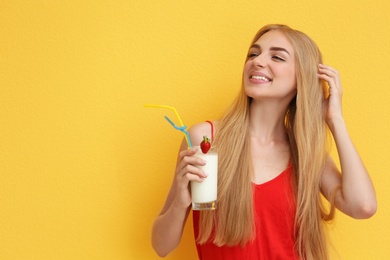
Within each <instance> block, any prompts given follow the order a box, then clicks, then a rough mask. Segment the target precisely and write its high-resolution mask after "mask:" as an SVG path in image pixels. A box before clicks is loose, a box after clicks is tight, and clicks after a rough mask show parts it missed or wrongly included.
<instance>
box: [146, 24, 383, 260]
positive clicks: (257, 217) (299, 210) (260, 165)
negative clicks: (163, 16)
mask: <svg viewBox="0 0 390 260" xmlns="http://www.w3.org/2000/svg"><path fill="white" fill-rule="evenodd" d="M242 85H243V86H242V90H241V92H240V94H239V95H238V97H237V99H236V100H235V102H234V103H233V104H232V106H231V108H230V109H229V110H228V111H227V112H226V113H225V114H224V116H223V117H222V118H221V119H220V120H219V121H218V122H214V125H215V126H216V139H215V141H214V145H217V147H218V155H219V170H218V174H219V176H218V201H217V210H215V211H201V212H199V211H193V218H194V233H195V237H196V247H197V250H198V255H199V258H200V259H203V260H207V259H213V260H216V259H224V260H227V259H240V260H241V259H251V260H252V259H315V260H321V259H328V258H329V255H328V249H327V241H326V238H325V231H324V228H323V225H324V222H325V221H328V220H330V219H332V218H333V214H334V208H337V209H339V210H340V211H342V212H343V213H345V214H347V215H349V216H351V217H353V218H360V219H362V218H369V217H371V216H372V215H373V214H374V213H375V212H376V207H377V205H376V197H375V191H374V188H373V185H372V182H371V180H370V177H369V175H368V173H367V171H366V169H365V167H364V165H363V162H362V160H361V158H360V156H359V154H358V152H357V151H356V149H355V147H354V145H353V143H352V141H351V139H350V136H349V134H348V132H347V128H346V125H345V122H344V120H343V115H342V108H341V95H342V88H341V84H340V78H339V73H338V72H337V71H336V70H334V69H333V68H331V67H329V66H326V65H323V64H322V58H321V54H320V51H319V49H318V48H317V46H316V44H315V43H314V42H313V41H312V40H311V39H310V38H309V37H308V36H306V35H305V34H304V33H302V32H300V31H297V30H294V29H291V28H289V27H287V26H285V25H267V26H264V27H263V28H261V29H260V30H259V32H258V33H257V34H256V36H255V37H254V39H253V41H252V43H251V46H250V48H249V51H248V55H247V58H246V62H245V66H244V71H243V79H242ZM329 130H330V132H331V134H332V136H333V138H334V140H335V143H336V148H337V151H338V155H339V159H340V166H341V167H340V168H341V171H340V170H338V168H337V167H336V165H335V163H334V161H333V160H332V158H331V157H330V156H329V154H328V151H327V149H326V145H327V132H329ZM204 135H208V136H211V129H210V125H209V124H208V123H200V124H197V125H195V126H193V127H192V128H191V129H190V136H191V140H192V143H194V144H196V143H200V142H201V141H202V137H203V136H204ZM195 152H196V150H195V149H187V144H186V142H185V140H184V141H183V143H182V145H181V148H180V153H179V156H178V162H177V167H176V171H175V176H174V178H173V183H172V186H171V189H170V191H169V194H168V197H167V199H166V202H165V205H164V207H163V209H162V211H161V213H160V215H159V216H158V218H157V219H156V220H155V222H154V225H153V232H152V245H153V247H154V249H155V251H156V252H157V254H158V255H159V256H161V257H163V256H166V255H167V254H168V253H169V252H171V251H172V250H173V249H174V248H176V247H177V246H178V244H179V242H180V239H181V236H182V232H183V227H184V225H185V222H186V220H187V217H188V214H189V212H190V205H191V193H190V190H189V182H190V181H198V182H202V180H203V179H204V178H207V173H205V172H202V171H201V170H199V169H198V168H197V167H196V166H198V165H203V164H204V163H205V162H204V161H202V160H201V159H200V158H197V157H194V156H193V155H194V154H195ZM321 193H322V195H323V196H324V197H325V198H326V199H327V200H328V201H329V204H330V206H329V210H326V209H325V208H324V207H323V204H322V199H321Z"/></svg>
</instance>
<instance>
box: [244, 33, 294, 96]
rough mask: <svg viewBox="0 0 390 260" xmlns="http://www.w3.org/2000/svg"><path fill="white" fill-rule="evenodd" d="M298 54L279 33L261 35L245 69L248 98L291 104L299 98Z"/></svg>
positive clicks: (252, 47)
mask: <svg viewBox="0 0 390 260" xmlns="http://www.w3.org/2000/svg"><path fill="white" fill-rule="evenodd" d="M294 57H295V53H294V49H293V47H292V45H291V44H290V42H289V41H288V40H287V38H286V37H285V36H284V34H283V33H282V32H280V31H277V30H273V31H269V32H267V33H265V34H264V35H262V36H261V37H260V38H259V39H258V40H257V41H256V42H255V43H254V44H253V45H252V46H251V48H250V49H249V53H248V60H247V62H246V63H245V66H244V87H245V92H246V94H247V95H248V96H249V97H251V98H253V99H255V100H257V99H259V100H260V99H264V98H273V99H280V100H286V101H287V102H290V101H291V99H292V98H293V97H294V96H295V94H296V75H295V58H294Z"/></svg>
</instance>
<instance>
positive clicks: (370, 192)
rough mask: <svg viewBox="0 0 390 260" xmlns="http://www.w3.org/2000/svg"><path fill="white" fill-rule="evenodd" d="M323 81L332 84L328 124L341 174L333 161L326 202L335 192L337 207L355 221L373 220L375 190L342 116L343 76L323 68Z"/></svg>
mask: <svg viewBox="0 0 390 260" xmlns="http://www.w3.org/2000/svg"><path fill="white" fill-rule="evenodd" d="M319 78H321V79H323V80H325V81H327V82H328V84H329V87H330V89H329V93H330V96H329V98H328V99H327V100H326V101H325V108H326V122H327V124H328V126H329V129H330V131H331V133H332V135H333V138H334V140H335V143H336V148H337V152H338V155H339V159H340V166H341V172H340V171H339V170H338V169H337V167H336V165H335V163H334V162H333V160H332V159H331V158H330V157H329V158H328V159H327V161H326V164H325V168H324V172H323V175H322V179H321V190H322V193H323V194H324V196H325V197H326V198H328V199H329V198H330V196H331V194H332V193H333V192H335V194H334V195H335V206H336V207H337V208H338V209H339V210H341V211H342V212H344V213H345V214H347V215H349V216H351V217H353V218H359V219H361V218H369V217H371V216H372V215H374V214H375V212H376V209H377V203H376V196H375V190H374V186H373V184H372V181H371V179H370V177H369V175H368V172H367V170H366V168H365V166H364V164H363V161H362V159H361V158H360V156H359V154H358V152H357V150H356V148H355V146H354V145H353V142H352V140H351V138H350V135H349V133H348V130H347V127H346V124H345V122H344V119H343V116H342V109H341V97H342V88H341V84H340V76H339V73H338V72H337V71H336V70H334V69H333V68H331V67H329V66H325V65H320V66H319Z"/></svg>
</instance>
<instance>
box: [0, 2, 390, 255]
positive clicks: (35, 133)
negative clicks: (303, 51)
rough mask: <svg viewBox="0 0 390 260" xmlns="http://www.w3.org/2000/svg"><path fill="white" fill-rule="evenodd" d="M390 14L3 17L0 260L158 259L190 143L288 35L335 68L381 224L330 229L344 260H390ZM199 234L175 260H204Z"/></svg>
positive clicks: (299, 6)
mask: <svg viewBox="0 0 390 260" xmlns="http://www.w3.org/2000/svg"><path fill="white" fill-rule="evenodd" d="M389 10H390V4H389V2H388V1H386V0H376V1H375V0H374V1H356V0H346V1H339V0H332V1H312V0H305V1H287V0H286V1H282V0H273V1H258V0H256V1H254V0H248V1H238V0H234V1H225V0H224V1H222V0H214V1H204V0H200V1H179V0H175V1H161V0H142V1H141V0H140V1H137V0H128V1H125V0H117V1H109V0H96V1H59V0H57V1H54V0H53V1H49V0H37V1H20V0H18V1H17V0H8V1H7V0H3V1H1V2H0V89H1V91H0V248H1V249H0V259H7V260H8V259H10V260H11V259H12V260H13V259H157V257H156V255H155V253H154V252H153V250H152V248H151V245H150V233H151V225H152V222H153V219H154V218H155V217H156V215H157V214H158V213H159V211H160V209H161V207H162V204H163V202H164V200H165V196H166V193H167V191H168V188H169V186H170V183H171V178H172V175H173V171H174V167H175V161H176V152H177V149H178V147H179V144H180V142H181V140H182V138H183V135H182V134H181V133H180V132H178V131H174V130H173V128H172V127H171V126H170V125H169V124H168V123H167V122H166V121H165V120H164V118H163V116H164V115H168V116H170V117H171V118H172V119H175V117H174V115H173V114H172V113H171V112H170V111H167V110H158V109H150V108H144V107H143V104H144V103H157V104H167V105H173V106H175V107H176V108H177V110H178V111H179V113H180V115H181V117H182V119H183V121H184V123H185V124H186V125H188V126H190V125H192V124H194V123H196V122H199V121H204V120H207V119H215V118H218V116H219V115H220V114H221V112H222V111H223V110H224V109H225V108H226V107H227V105H228V104H230V102H231V100H232V98H233V97H234V96H235V95H236V93H237V91H238V89H239V86H240V80H241V71H242V66H243V61H244V58H245V55H246V51H247V47H248V44H249V42H250V40H251V38H252V36H253V35H254V34H255V32H256V31H257V30H258V29H259V28H260V27H261V26H263V25H264V24H267V23H284V24H288V25H290V26H292V27H293V28H297V29H300V30H302V31H304V32H306V33H307V34H308V35H310V36H311V37H312V38H313V39H314V40H315V41H316V42H317V44H318V45H319V46H320V48H321V50H322V52H323V55H324V57H325V63H327V64H329V65H332V66H334V67H335V68H337V69H338V70H339V71H340V73H341V75H342V83H343V87H344V103H343V104H344V105H343V106H344V114H345V119H346V121H347V123H348V126H349V130H350V134H351V136H352V138H353V140H354V142H355V145H356V146H357V148H358V149H359V151H360V154H361V155H362V157H363V158H364V161H365V163H366V166H367V168H368V169H369V171H370V173H371V176H372V179H373V181H374V184H375V186H376V190H377V196H378V206H379V208H378V212H377V214H376V215H375V216H374V217H373V218H371V219H369V220H364V221H360V220H354V219H351V218H348V217H346V216H343V215H342V214H341V213H339V212H338V214H337V218H336V221H335V222H334V223H333V224H332V225H331V226H330V227H329V229H330V230H331V232H330V234H331V237H332V238H333V242H334V246H335V248H336V249H337V253H336V251H334V252H333V255H334V258H335V259H389V257H390V249H389V242H390V239H389V235H390V234H389V232H390V230H389V229H390V221H389V217H388V216H389V215H390V212H389V211H390V208H389V207H390V206H389V202H390V189H389V187H390V177H389V176H390V175H389V173H388V172H389V169H390V161H389V154H390V148H389V147H390V143H389V139H390V138H389V132H390V123H389V122H390V115H389V107H390V105H389V97H390V87H389V75H390V69H389V68H390V62H389V61H390V55H389V53H390V51H389V50H390V33H389V28H390V27H389V25H390V18H389ZM191 224H192V222H191V219H190V220H189V222H188V223H187V226H186V229H185V233H184V235H183V239H182V242H181V244H180V246H179V248H178V249H177V250H175V251H174V252H173V253H172V254H171V255H170V256H169V257H167V259H195V258H196V251H195V247H194V242H193V236H192V230H191Z"/></svg>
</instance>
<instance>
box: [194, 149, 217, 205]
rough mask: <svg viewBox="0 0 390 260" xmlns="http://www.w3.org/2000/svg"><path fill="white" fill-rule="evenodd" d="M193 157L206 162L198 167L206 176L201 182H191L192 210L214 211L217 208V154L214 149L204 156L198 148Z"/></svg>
mask: <svg viewBox="0 0 390 260" xmlns="http://www.w3.org/2000/svg"><path fill="white" fill-rule="evenodd" d="M197 148H198V152H197V153H196V154H195V155H194V156H196V157H199V158H201V159H203V160H205V161H206V165H204V166H198V168H200V169H202V170H203V171H204V172H205V173H207V174H208V176H207V177H206V178H205V179H204V180H203V182H197V181H191V197H192V209H193V210H214V209H216V207H217V188H218V153H217V149H216V147H211V149H210V150H209V151H208V152H207V154H204V153H203V152H202V151H201V149H200V148H199V147H197Z"/></svg>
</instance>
